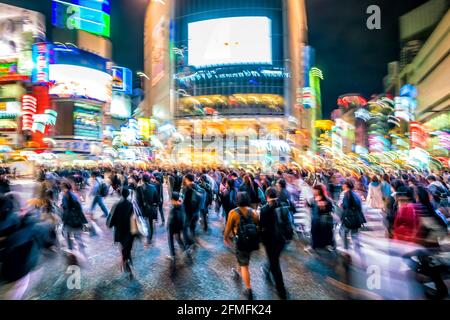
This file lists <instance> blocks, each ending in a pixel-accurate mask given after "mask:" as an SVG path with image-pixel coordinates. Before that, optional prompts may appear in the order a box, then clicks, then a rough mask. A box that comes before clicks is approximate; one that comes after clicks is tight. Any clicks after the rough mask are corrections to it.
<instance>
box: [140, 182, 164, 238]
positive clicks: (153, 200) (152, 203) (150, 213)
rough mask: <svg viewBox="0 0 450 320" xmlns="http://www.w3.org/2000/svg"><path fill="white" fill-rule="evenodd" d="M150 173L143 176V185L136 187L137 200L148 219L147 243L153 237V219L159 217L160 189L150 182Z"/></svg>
mask: <svg viewBox="0 0 450 320" xmlns="http://www.w3.org/2000/svg"><path fill="white" fill-rule="evenodd" d="M150 180H151V179H150V175H149V174H144V175H143V177H142V181H143V183H142V185H140V186H138V187H137V188H136V200H137V204H138V205H139V208H140V209H141V212H142V215H143V216H144V218H145V219H147V221H148V236H147V244H150V243H151V242H152V239H153V231H154V230H153V229H154V228H153V220H156V218H157V217H158V201H159V197H158V191H157V190H156V188H155V186H154V185H152V184H151V183H150Z"/></svg>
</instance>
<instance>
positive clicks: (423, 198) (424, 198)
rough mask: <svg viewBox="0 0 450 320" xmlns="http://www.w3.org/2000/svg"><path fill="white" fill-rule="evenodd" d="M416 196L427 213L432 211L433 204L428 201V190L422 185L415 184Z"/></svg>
mask: <svg viewBox="0 0 450 320" xmlns="http://www.w3.org/2000/svg"><path fill="white" fill-rule="evenodd" d="M416 193H417V198H418V200H419V202H420V203H421V204H422V205H423V206H424V207H425V208H427V210H428V212H429V213H433V212H434V207H433V204H432V203H431V201H430V193H429V192H428V190H427V188H425V187H424V186H417V188H416Z"/></svg>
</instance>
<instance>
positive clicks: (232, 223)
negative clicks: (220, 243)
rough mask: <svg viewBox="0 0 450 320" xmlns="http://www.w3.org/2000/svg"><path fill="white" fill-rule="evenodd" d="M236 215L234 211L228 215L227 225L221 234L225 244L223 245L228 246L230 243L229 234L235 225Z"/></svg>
mask: <svg viewBox="0 0 450 320" xmlns="http://www.w3.org/2000/svg"><path fill="white" fill-rule="evenodd" d="M237 216H238V215H237V213H236V211H235V210H231V211H230V212H229V213H228V221H227V225H226V226H225V231H224V233H223V240H224V242H225V244H227V245H228V244H230V242H231V238H232V236H231V233H232V230H233V229H234V226H235V223H236V217H237Z"/></svg>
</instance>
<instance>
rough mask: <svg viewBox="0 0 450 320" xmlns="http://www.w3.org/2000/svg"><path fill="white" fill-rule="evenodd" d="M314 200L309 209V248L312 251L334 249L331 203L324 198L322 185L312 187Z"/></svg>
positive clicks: (324, 192) (324, 193) (324, 191)
mask: <svg viewBox="0 0 450 320" xmlns="http://www.w3.org/2000/svg"><path fill="white" fill-rule="evenodd" d="M313 192H314V200H313V203H312V206H311V207H312V208H311V216H312V219H311V247H312V248H313V249H319V248H327V249H328V250H332V248H333V247H334V239H333V225H334V224H333V216H332V213H333V202H332V200H331V199H330V198H328V197H327V196H326V188H325V186H324V185H322V184H318V185H315V186H314V187H313Z"/></svg>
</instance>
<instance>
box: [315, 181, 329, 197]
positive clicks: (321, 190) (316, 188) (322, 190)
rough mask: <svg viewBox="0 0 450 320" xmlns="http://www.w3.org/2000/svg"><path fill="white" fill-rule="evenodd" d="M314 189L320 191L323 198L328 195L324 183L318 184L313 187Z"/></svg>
mask: <svg viewBox="0 0 450 320" xmlns="http://www.w3.org/2000/svg"><path fill="white" fill-rule="evenodd" d="M313 189H314V190H317V191H319V194H320V196H321V197H322V198H325V197H326V194H325V186H324V185H323V184H317V185H315V186H314V187H313Z"/></svg>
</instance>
